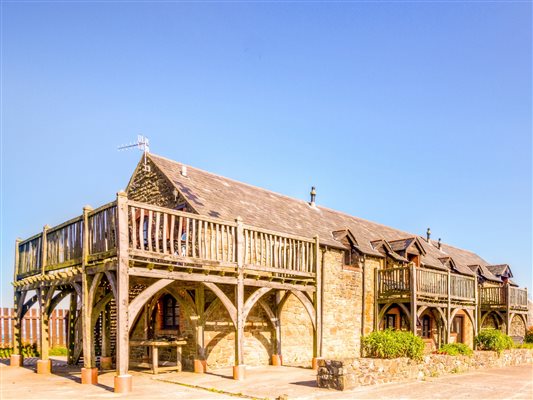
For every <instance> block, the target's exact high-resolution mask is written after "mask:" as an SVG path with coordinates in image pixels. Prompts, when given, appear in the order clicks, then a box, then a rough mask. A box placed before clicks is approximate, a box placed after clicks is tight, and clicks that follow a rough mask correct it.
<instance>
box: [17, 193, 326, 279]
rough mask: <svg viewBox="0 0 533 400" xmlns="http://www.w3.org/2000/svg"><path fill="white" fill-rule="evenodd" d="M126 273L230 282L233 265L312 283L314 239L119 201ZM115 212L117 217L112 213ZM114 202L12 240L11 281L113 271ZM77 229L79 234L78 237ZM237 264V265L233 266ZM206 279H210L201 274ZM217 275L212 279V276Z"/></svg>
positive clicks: (248, 274) (256, 274) (250, 275)
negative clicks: (124, 230)
mask: <svg viewBox="0 0 533 400" xmlns="http://www.w3.org/2000/svg"><path fill="white" fill-rule="evenodd" d="M126 205H127V221H123V223H127V226H128V230H127V236H128V240H127V242H128V244H129V246H128V249H127V251H126V253H127V255H128V259H129V267H130V268H129V271H130V272H129V273H130V274H132V275H140V276H143V275H147V274H148V272H147V271H151V272H150V273H149V274H148V275H151V276H153V274H154V273H157V272H158V271H159V273H160V274H161V275H163V274H165V273H174V274H176V273H182V274H189V275H193V274H201V275H202V276H205V277H206V279H205V280H207V281H209V280H213V281H217V282H219V283H231V282H232V281H231V279H236V277H237V276H238V274H239V268H242V269H243V270H244V276H245V278H246V279H247V280H248V282H250V283H251V282H252V280H255V281H268V282H272V285H274V286H276V283H277V286H278V287H279V285H280V284H282V285H291V284H292V285H298V286H301V285H304V286H306V285H311V286H312V285H314V284H316V267H317V258H318V238H314V239H310V238H304V237H298V236H293V235H287V234H282V233H279V232H273V231H269V230H265V229H260V228H257V227H253V226H249V225H246V224H244V223H242V221H240V220H238V219H237V220H235V221H224V220H221V219H218V218H210V217H204V216H200V215H196V214H191V213H186V212H180V211H175V210H172V209H167V208H162V207H157V206H153V205H150V204H145V203H139V202H134V201H131V200H126ZM120 215H124V216H123V217H120ZM119 218H124V219H126V214H125V213H122V214H121V213H117V202H116V201H114V202H111V203H108V204H106V205H104V206H102V207H99V208H97V209H95V210H91V209H84V213H83V214H82V215H80V216H78V217H76V218H73V219H71V220H69V221H67V222H64V223H62V224H60V225H58V226H55V227H53V228H50V227H45V228H44V229H43V231H42V232H41V233H39V234H37V235H34V236H32V237H30V238H28V239H26V240H23V241H18V242H17V246H16V262H15V286H17V285H24V284H28V283H33V282H35V281H43V280H54V279H60V278H67V277H72V276H73V275H76V274H79V273H81V271H82V269H83V268H95V267H98V268H99V269H100V270H102V269H103V270H105V269H114V268H115V267H116V259H117V254H118V251H117V250H118V249H117V244H118V243H119V240H118V238H117V232H118V226H119ZM84 235H85V236H86V238H84ZM239 266H241V267H239ZM207 277H211V278H213V279H209V278H207ZM215 277H219V279H218V280H217V279H214V278H215Z"/></svg>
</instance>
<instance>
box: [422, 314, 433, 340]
mask: <svg viewBox="0 0 533 400" xmlns="http://www.w3.org/2000/svg"><path fill="white" fill-rule="evenodd" d="M430 335H431V320H430V319H429V315H424V317H423V318H422V337H423V338H429V337H430Z"/></svg>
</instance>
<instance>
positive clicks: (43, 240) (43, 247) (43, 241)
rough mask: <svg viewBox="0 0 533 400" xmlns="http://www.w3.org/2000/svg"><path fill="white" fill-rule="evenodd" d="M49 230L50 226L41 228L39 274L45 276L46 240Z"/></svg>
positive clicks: (46, 260)
mask: <svg viewBox="0 0 533 400" xmlns="http://www.w3.org/2000/svg"><path fill="white" fill-rule="evenodd" d="M48 229H50V226H48V225H45V226H43V234H42V236H41V273H42V274H43V275H45V274H46V264H47V262H48V240H47V237H46V236H47V232H48Z"/></svg>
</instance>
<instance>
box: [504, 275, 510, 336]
mask: <svg viewBox="0 0 533 400" xmlns="http://www.w3.org/2000/svg"><path fill="white" fill-rule="evenodd" d="M505 286H506V287H505V297H506V299H505V311H506V317H505V319H506V320H507V324H506V327H505V334H506V335H508V334H509V333H510V332H511V318H510V317H511V296H510V295H511V285H510V284H509V283H506V284H505Z"/></svg>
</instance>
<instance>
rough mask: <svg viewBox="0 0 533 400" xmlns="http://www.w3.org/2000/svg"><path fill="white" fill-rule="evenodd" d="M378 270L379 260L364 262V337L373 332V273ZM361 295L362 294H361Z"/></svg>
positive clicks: (368, 259) (369, 258) (370, 258)
mask: <svg viewBox="0 0 533 400" xmlns="http://www.w3.org/2000/svg"><path fill="white" fill-rule="evenodd" d="M379 268H380V260H379V259H377V258H372V257H368V258H367V259H366V260H365V264H364V268H363V273H364V286H365V292H364V293H365V294H364V296H365V299H364V310H363V313H364V335H368V334H369V333H371V332H373V331H374V318H376V316H375V315H374V299H375V297H374V278H375V275H374V271H375V270H376V269H379ZM361 295H362V294H361Z"/></svg>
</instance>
